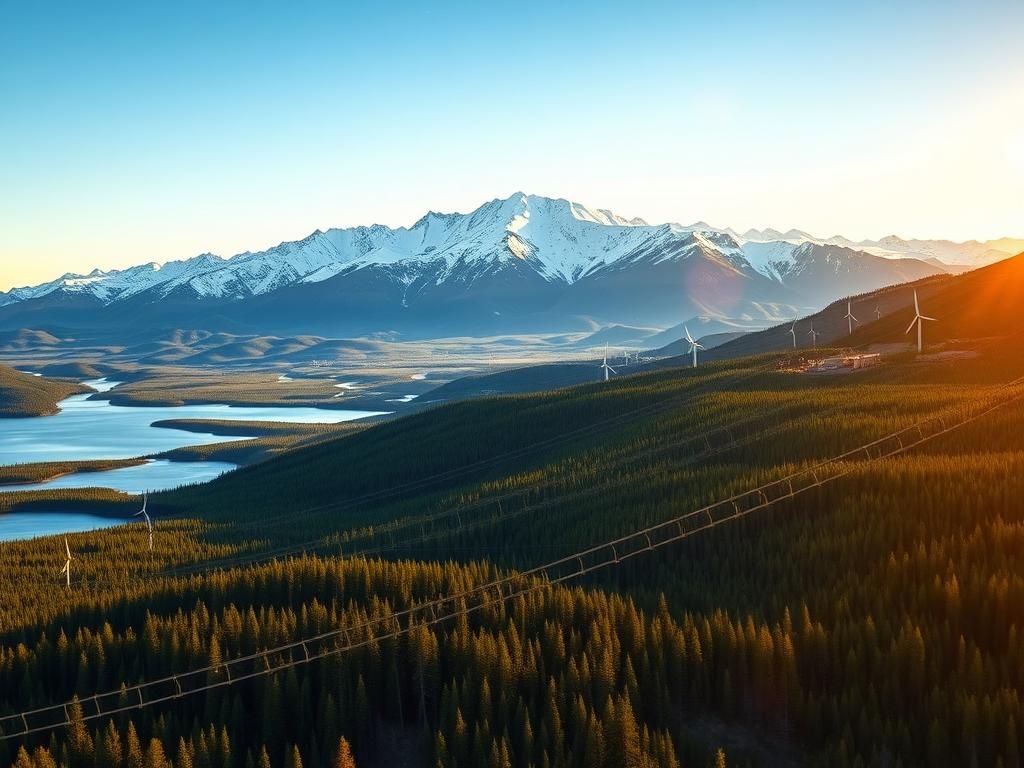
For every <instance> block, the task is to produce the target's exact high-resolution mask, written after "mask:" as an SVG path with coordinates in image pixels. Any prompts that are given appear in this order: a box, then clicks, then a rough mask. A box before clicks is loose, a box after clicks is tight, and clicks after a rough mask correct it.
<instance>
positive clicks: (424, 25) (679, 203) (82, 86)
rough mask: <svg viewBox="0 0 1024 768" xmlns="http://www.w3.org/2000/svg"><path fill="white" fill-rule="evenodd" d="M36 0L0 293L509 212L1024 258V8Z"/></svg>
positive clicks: (7, 43)
mask: <svg viewBox="0 0 1024 768" xmlns="http://www.w3.org/2000/svg"><path fill="white" fill-rule="evenodd" d="M33 5H39V4H32V3H16V2H13V1H11V0H0V42H2V45H0V104H2V105H3V106H2V110H0V146H2V147H3V152H2V155H0V290H3V289H6V288H9V287H11V286H12V285H20V284H26V283H31V282H38V281H39V280H43V279H48V278H50V277H53V276H55V275H56V274H59V273H60V272H63V271H65V270H75V271H87V270H88V269H90V268H92V267H93V266H100V267H104V268H108V267H117V266H125V265H128V264H133V263H138V262H142V261H147V260H155V261H165V260H168V259H173V258H185V257H188V256H192V255H195V254H196V253H199V252H202V251H206V250H212V251H214V252H217V253H221V254H223V255H227V254H231V253H235V252H238V251H241V250H245V249H258V248H264V247H267V246H269V245H273V244H276V243H277V242H279V241H281V240H286V239H295V238H298V237H301V236H303V235H305V234H307V233H308V232H309V231H311V230H313V229H315V228H317V227H320V228H326V227H330V226H349V225H355V224H368V223H372V222H380V223H385V224H391V225H399V224H410V223H412V222H413V221H414V220H415V219H416V218H418V217H419V216H420V215H421V214H422V213H424V212H425V211H426V210H428V209H434V210H469V209H471V208H473V207H476V206H477V205H479V204H480V203H482V202H484V201H485V200H488V199H491V198H494V197H499V196H500V197H504V196H507V195H509V194H511V193H512V192H514V191H516V190H523V191H526V192H532V193H537V194H544V195H551V196H558V197H568V198H571V199H575V200H578V201H580V202H583V203H585V204H587V205H591V206H594V207H605V208H611V209H612V210H615V211H616V212H619V213H621V214H623V215H627V216H642V217H644V218H646V219H648V220H650V221H680V222H683V223H689V222H692V221H695V220H697V219H703V220H706V221H709V222H710V223H712V224H715V225H718V226H732V227H735V228H737V229H744V228H747V227H750V226H757V227H763V226H773V227H777V228H782V229H785V228H789V227H799V228H803V229H807V230H809V231H811V232H814V233H816V234H821V235H824V236H827V235H831V234H835V233H843V234H846V235H849V236H852V237H857V238H859V237H878V236H882V235H885V234H889V233H891V232H897V233H899V234H902V235H905V236H922V237H950V238H955V239H967V238H971V237H978V238H988V237H996V236H1000V235H1018V236H1019V235H1021V234H1024V216H1022V214H1024V183H1022V178H1024V103H1022V99H1024V97H1022V95H1021V94H1024V56H1022V55H1021V54H1020V53H1019V51H1018V50H1017V49H1019V47H1020V41H1021V40H1022V39H1024V3H1020V2H977V3H967V2H961V3H949V2H931V3H917V2H908V3H899V4H892V3H873V2H870V1H869V2H865V3H861V4H848V7H845V8H838V7H826V6H830V5H833V4H822V3H778V2H775V3H768V2H764V3H760V2H758V3H753V2H751V3H742V2H740V3H715V4H711V3H708V4H702V5H695V4H686V3H637V4H634V7H627V5H626V4H622V3H607V4H602V3H585V4H581V3H563V4H558V5H559V7H558V8H548V7H545V6H546V4H496V3H487V4H483V3H401V2H395V3H388V4H375V5H374V7H373V8H370V7H356V6H350V5H348V4H342V3H324V4H316V3H296V4H288V6H287V7H286V6H284V5H282V4H269V3H268V4H262V3H246V4H234V5H232V4H228V3H224V4H218V5H217V7H207V6H208V5H210V6H212V5H214V4H205V3H174V4H171V3H163V4H157V3H130V4H129V3H125V4H116V3H109V4H106V5H104V6H102V7H100V4H91V3H89V4H87V3H67V4H62V3H52V4H48V5H47V6H46V7H45V8H33V7H31V6H33ZM834 5H838V4H834ZM893 5H898V7H892V6H893Z"/></svg>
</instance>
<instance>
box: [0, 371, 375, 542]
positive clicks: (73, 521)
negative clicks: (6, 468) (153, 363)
mask: <svg viewBox="0 0 1024 768" xmlns="http://www.w3.org/2000/svg"><path fill="white" fill-rule="evenodd" d="M85 383H86V384H88V385H89V386H91V387H92V388H93V389H95V390H97V391H99V392H109V391H110V390H111V389H113V388H114V387H116V386H117V385H118V382H116V381H107V380H106V379H94V380H91V381H86V382H85ZM89 397H90V394H84V395H72V396H71V397H69V398H67V399H66V400H62V401H61V402H60V403H59V405H60V412H59V413H56V414H54V415H53V416H36V417H30V418H24V419H0V465H4V464H27V463H31V462H45V461H69V460H85V459H132V458H136V457H139V456H147V455H151V454H154V453H162V452H163V451H169V450H173V449H174V448H181V447H183V446H189V445H206V444H209V443H222V442H230V441H239V440H251V439H252V438H251V437H241V436H235V437H226V436H223V435H211V434H204V433H200V432H188V431H185V430H182V429H167V428H164V427H154V426H153V423H154V422H157V421H162V420H165V419H218V420H229V421H274V422H291V423H297V424H337V423H340V422H343V421H353V420H355V419H362V418H366V417H368V416H378V415H382V414H383V413H386V412H384V411H355V410H340V409H325V408H312V407H296V408H282V407H275V406H229V405H182V406H158V407H146V406H128V405H111V404H110V403H109V402H108V401H106V400H90V399H89ZM234 468H235V465H234V464H230V463H227V462H222V461H169V460H166V459H155V460H152V461H148V462H146V463H145V464H141V465H139V466H136V467H123V468H121V469H112V470H107V471H103V472H80V473H72V474H68V475H64V476H62V477H59V478H56V479H54V480H50V481H47V482H45V483H35V484H32V485H17V486H3V487H0V492H17V491H28V490H40V489H51V488H87V487H97V488H113V489H115V490H119V491H123V492H125V493H133V494H138V493H142V492H143V491H145V490H149V491H160V490H168V489H171V488H177V487H178V486H181V485H186V484H189V483H200V482H206V481H208V480H212V479H214V478H215V477H218V476H219V475H221V474H223V473H224V472H226V471H229V470H231V469H234ZM120 522H124V521H122V520H117V519H111V518H106V517H98V516H96V515H89V514H84V513H79V512H62V511H60V510H54V511H52V512H51V511H46V512H14V513H10V514H5V515H0V541H5V540H11V539H23V538H29V537H32V536H44V535H47V534H52V533H74V532H77V531H88V530H92V529H94V528H105V527H109V526H111V525H116V524H118V523H120Z"/></svg>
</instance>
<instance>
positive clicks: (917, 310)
mask: <svg viewBox="0 0 1024 768" xmlns="http://www.w3.org/2000/svg"><path fill="white" fill-rule="evenodd" d="M925 320H929V321H934V320H935V318H934V317H928V316H927V315H922V314H921V305H920V304H918V303H917V290H916V289H915V290H914V319H913V320H911V321H910V325H908V326H907V330H906V331H905V332H904V335H906V334H907V333H910V332H911V331H912V330H914V324H915V323H916V324H917V354H921V352H922V351H923V350H924V346H923V345H922V343H921V326H922V325H924V321H925Z"/></svg>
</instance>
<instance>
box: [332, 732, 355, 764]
mask: <svg viewBox="0 0 1024 768" xmlns="http://www.w3.org/2000/svg"><path fill="white" fill-rule="evenodd" d="M333 768H356V760H355V758H354V757H352V748H351V747H350V746H349V744H348V740H347V739H346V738H345V737H344V736H342V737H341V739H339V740H338V752H337V755H336V756H335V758H334V764H333Z"/></svg>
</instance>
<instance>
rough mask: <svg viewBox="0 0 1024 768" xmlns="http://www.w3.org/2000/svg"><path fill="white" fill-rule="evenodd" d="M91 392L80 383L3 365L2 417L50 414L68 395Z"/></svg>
mask: <svg viewBox="0 0 1024 768" xmlns="http://www.w3.org/2000/svg"><path fill="white" fill-rule="evenodd" d="M88 391H89V389H88V387H83V386H82V385H80V384H75V383H73V382H69V381H55V380H53V379H46V378H43V377H41V376H32V375H30V374H27V373H21V372H20V371H16V370H14V369H13V368H9V367H8V366H6V365H0V418H5V417H8V418H9V417H12V416H47V415H49V414H52V413H56V412H57V403H58V402H60V401H61V400H63V399H64V398H65V397H68V396H69V395H74V394H76V393H78V392H88Z"/></svg>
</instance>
